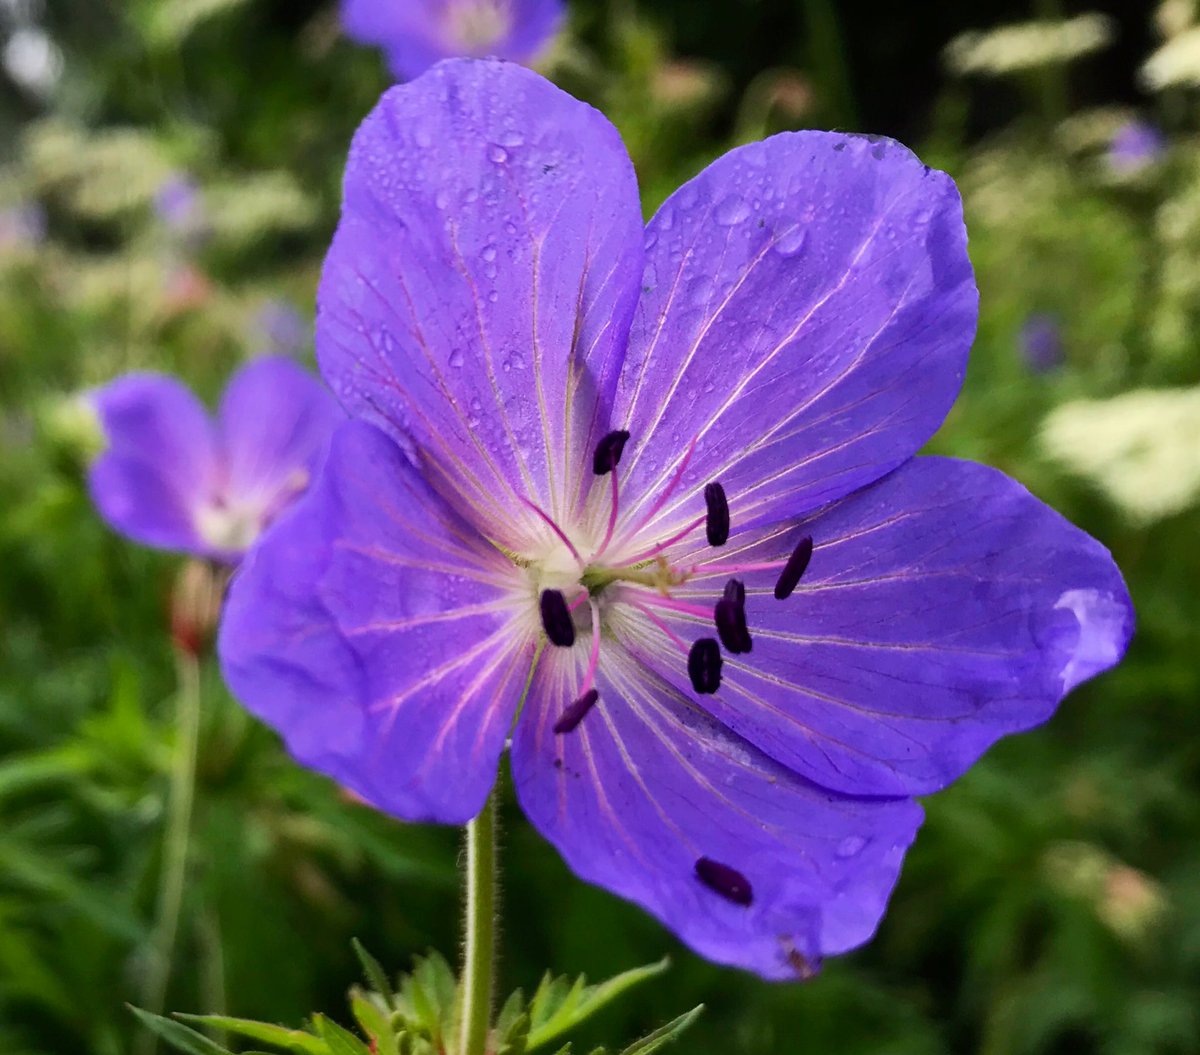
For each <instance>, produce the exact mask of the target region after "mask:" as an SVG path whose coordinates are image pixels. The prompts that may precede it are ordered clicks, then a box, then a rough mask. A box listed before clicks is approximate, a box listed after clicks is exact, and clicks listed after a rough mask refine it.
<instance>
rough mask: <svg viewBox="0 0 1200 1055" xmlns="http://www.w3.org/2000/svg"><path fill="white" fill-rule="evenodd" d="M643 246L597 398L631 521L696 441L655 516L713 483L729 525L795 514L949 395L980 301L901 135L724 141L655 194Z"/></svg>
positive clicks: (910, 447) (879, 463)
mask: <svg viewBox="0 0 1200 1055" xmlns="http://www.w3.org/2000/svg"><path fill="white" fill-rule="evenodd" d="M646 246H647V258H646V271H645V278H644V280H643V287H644V292H643V296H642V298H641V300H640V302H639V305H638V311H637V315H636V317H635V321H634V326H633V331H632V335H631V339H630V348H629V354H628V356H627V358H626V361H625V365H624V369H623V371H622V374H621V385H620V389H619V398H618V405H617V409H616V411H615V413H614V421H615V422H616V423H617V424H618V425H619V426H620V427H623V428H627V429H628V430H629V431H630V433H631V434H632V439H631V441H630V455H629V458H628V460H629V465H628V467H627V468H626V471H625V480H626V481H628V487H629V491H628V495H629V497H630V499H633V500H632V501H630V503H629V506H628V509H627V514H628V516H630V517H636V516H637V515H638V513H639V511H640V508H641V506H644V505H646V504H647V503H649V501H650V500H651V499H652V497H653V495H654V494H655V493H656V492H657V491H659V490H660V489H661V488H662V486H663V484H664V482H665V481H666V480H667V479H668V478H669V477H670V476H671V474H672V473H673V472H674V470H675V469H676V468H677V466H678V465H679V463H680V461H681V460H682V459H683V457H684V453H685V450H686V449H687V447H688V445H689V443H690V442H691V441H692V440H693V439H695V440H696V441H697V442H696V448H695V453H694V455H693V456H692V458H691V461H690V463H689V466H688V469H687V472H686V475H685V476H684V478H683V482H684V486H683V487H682V488H681V489H680V491H679V496H678V497H677V498H675V499H674V500H673V501H672V502H670V503H668V504H667V505H666V506H664V507H663V508H662V510H661V512H660V513H659V514H658V516H657V518H656V519H657V521H659V522H660V523H662V524H663V525H664V526H665V525H673V524H676V523H684V522H686V521H688V520H690V519H691V518H692V517H694V516H695V515H696V511H695V510H694V509H693V508H690V507H685V503H686V501H687V499H688V497H689V496H692V495H694V494H695V493H696V489H697V487H698V486H703V485H704V484H705V483H706V482H708V481H710V480H720V481H721V482H722V483H723V484H724V486H725V490H726V492H727V493H728V494H729V497H730V507H731V512H732V515H733V516H734V518H735V523H738V522H740V523H742V524H743V525H744V524H748V523H757V522H771V521H773V520H778V519H780V518H782V517H785V516H789V515H798V514H801V513H804V512H808V511H810V510H812V509H815V508H817V507H818V506H820V505H822V504H824V503H826V502H828V501H831V500H833V499H836V498H840V497H842V496H843V495H846V494H848V493H849V492H851V491H852V490H854V489H856V488H858V487H861V486H862V485H864V484H867V483H870V482H871V481H872V480H875V479H878V478H879V477H881V476H883V475H884V474H885V473H886V472H888V471H889V470H890V469H893V468H895V467H896V466H897V465H899V464H901V463H902V462H903V461H904V460H905V459H907V458H908V457H910V456H911V455H912V454H914V453H915V452H916V451H917V449H918V448H919V447H920V446H921V445H922V444H923V443H924V442H925V440H927V439H928V438H929V437H930V436H931V435H932V434H933V432H934V431H935V430H936V429H937V427H938V426H939V425H940V424H941V422H942V419H943V418H944V417H945V416H946V413H947V412H948V411H949V409H950V406H951V404H952V403H953V402H954V399H955V396H956V395H957V394H958V390H959V386H960V385H961V383H962V378H963V374H964V371H965V368H966V362H967V352H968V349H969V348H970V345H971V341H972V339H973V337H974V333H975V321H976V314H977V300H978V296H977V292H976V289H975V284H974V279H973V275H972V270H971V264H970V261H969V260H968V258H967V251H966V229H965V227H964V226H963V219H962V206H961V202H960V200H959V196H958V192H957V190H956V189H955V186H954V183H953V181H952V180H951V179H950V178H949V177H948V176H946V175H945V174H944V173H941V172H937V171H934V170H931V169H929V168H928V167H927V166H925V165H922V164H921V162H920V161H919V160H918V159H917V158H916V157H915V156H914V155H913V154H912V153H911V152H910V151H909V150H908V149H907V148H905V147H903V146H901V145H900V144H898V143H895V142H893V141H891V140H886V139H880V138H877V137H871V138H867V137H860V136H849V135H844V134H840V133H829V132H791V133H784V134H782V135H777V136H774V137H772V138H770V139H767V140H765V141H763V142H761V143H752V144H750V145H748V146H744V147H739V148H738V149H736V150H733V151H731V152H730V153H728V154H726V155H725V156H724V157H722V158H720V159H719V160H718V161H716V162H714V163H713V164H712V165H710V166H709V167H708V168H707V169H705V170H704V171H703V172H702V173H700V175H699V176H697V177H696V178H695V179H693V180H692V181H691V182H689V183H687V184H685V185H684V186H683V187H681V188H680V189H679V190H678V191H676V192H675V194H673V195H672V196H671V197H670V198H669V199H668V200H667V201H666V202H665V203H664V205H663V206H662V208H661V209H660V210H659V211H658V213H657V215H655V217H654V218H653V219H652V220H651V222H650V224H649V226H648V228H647V231H646ZM634 496H638V497H637V498H636V499H635V497H634ZM664 530H665V527H664Z"/></svg>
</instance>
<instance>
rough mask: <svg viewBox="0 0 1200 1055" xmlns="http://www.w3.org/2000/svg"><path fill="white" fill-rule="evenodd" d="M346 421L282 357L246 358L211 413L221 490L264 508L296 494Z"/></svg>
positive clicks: (334, 405) (321, 392)
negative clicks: (217, 442) (214, 418)
mask: <svg viewBox="0 0 1200 1055" xmlns="http://www.w3.org/2000/svg"><path fill="white" fill-rule="evenodd" d="M344 417H345V414H344V413H343V412H342V410H341V408H340V407H339V406H338V405H337V402H336V400H334V398H333V396H331V395H330V394H329V392H328V391H326V389H325V387H324V386H323V385H322V384H321V383H320V382H319V381H318V380H317V379H316V378H315V377H313V376H312V375H311V374H310V373H309V372H308V371H307V370H305V369H304V368H303V367H301V366H300V365H298V364H297V363H294V362H292V360H290V359H287V358H285V357H284V356H263V357H262V358H259V359H254V360H251V361H250V362H249V363H247V364H246V365H245V366H244V367H242V368H241V370H239V371H238V372H237V373H236V374H235V375H234V377H233V378H232V379H231V380H230V382H229V387H228V388H226V390H225V395H224V396H223V397H222V399H221V407H220V410H219V412H218V415H217V430H218V435H219V437H220V443H221V450H222V468H223V470H224V472H225V481H224V482H225V488H226V490H227V491H228V493H229V494H230V495H232V496H236V498H237V499H238V500H241V501H244V502H247V503H251V504H257V505H261V506H262V507H263V508H264V509H266V508H270V507H271V506H272V505H274V504H276V503H278V502H279V501H281V500H284V499H286V498H287V497H288V496H289V495H293V494H295V493H297V492H298V491H300V490H302V489H303V488H304V487H305V486H306V485H307V484H308V482H309V481H310V480H311V479H312V478H313V477H314V476H315V475H316V472H317V470H318V469H319V468H320V464H321V460H322V459H323V458H324V456H325V452H326V450H327V449H328V446H329V438H330V436H331V435H332V434H333V430H334V428H335V427H336V426H337V424H338V422H340V421H341V420H342V419H343V418H344Z"/></svg>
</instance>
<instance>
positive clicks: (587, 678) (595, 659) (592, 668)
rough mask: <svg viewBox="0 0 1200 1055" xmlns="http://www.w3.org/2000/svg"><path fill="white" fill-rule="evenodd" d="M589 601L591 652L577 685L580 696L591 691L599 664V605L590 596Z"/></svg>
mask: <svg viewBox="0 0 1200 1055" xmlns="http://www.w3.org/2000/svg"><path fill="white" fill-rule="evenodd" d="M589 603H590V604H591V606H592V654H591V656H590V657H589V659H588V669H587V673H586V674H584V676H583V684H582V685H581V686H580V687H579V695H580V696H585V695H587V693H589V692H590V691H591V689H592V684H593V683H594V682H595V680H596V668H597V667H598V666H599V665H600V605H599V604H597V603H596V601H595V600H594V599H592V598H589Z"/></svg>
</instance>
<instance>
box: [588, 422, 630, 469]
mask: <svg viewBox="0 0 1200 1055" xmlns="http://www.w3.org/2000/svg"><path fill="white" fill-rule="evenodd" d="M628 440H629V433H628V432H626V431H625V430H624V429H618V430H617V431H616V432H610V433H609V434H608V435H607V436H605V437H604V438H603V439H602V440H601V441H600V442H599V443H597V444H596V451H595V453H594V454H593V455H592V472H594V473H595V474H596V475H597V476H607V475H608V474H609V473H611V472H612V471H613V470H614V469H615V468H616V467H617V465H618V464H620V461H621V455H622V454H624V453H625V444H626V442H627V441H628Z"/></svg>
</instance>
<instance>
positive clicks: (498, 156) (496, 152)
mask: <svg viewBox="0 0 1200 1055" xmlns="http://www.w3.org/2000/svg"><path fill="white" fill-rule="evenodd" d="M488 159H489V160H490V161H494V162H495V163H496V164H497V165H503V164H504V162H506V161H507V160H508V151H507V150H505V149H504V147H502V146H500V145H499V144H498V143H494V144H493V145H492V146H490V147H488Z"/></svg>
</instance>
